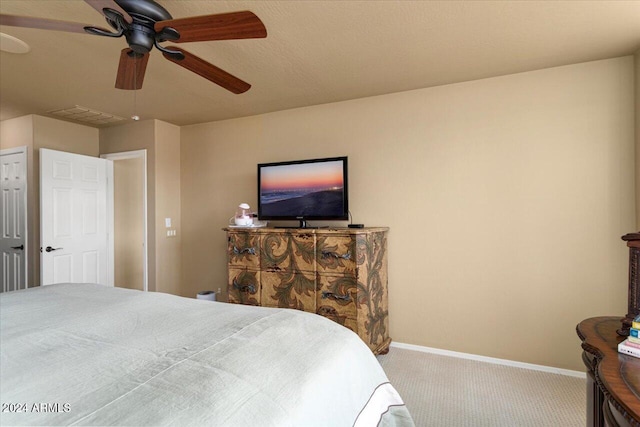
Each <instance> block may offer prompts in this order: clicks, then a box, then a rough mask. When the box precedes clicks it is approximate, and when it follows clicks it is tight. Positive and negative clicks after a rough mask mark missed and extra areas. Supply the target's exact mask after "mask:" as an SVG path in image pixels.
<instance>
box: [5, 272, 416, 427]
mask: <svg viewBox="0 0 640 427" xmlns="http://www.w3.org/2000/svg"><path fill="white" fill-rule="evenodd" d="M0 301H1V304H0V326H1V329H2V334H1V336H0V352H1V366H0V374H1V380H0V402H1V403H2V412H0V423H1V424H3V425H25V424H28V425H70V424H73V425H176V426H178V425H179V426H187V425H211V426H332V427H333V426H336V427H337V426H352V425H358V426H368V425H385V426H386V425H388V426H394V425H395V426H412V425H413V421H412V420H411V416H410V415H409V413H408V412H407V410H406V408H405V406H404V404H403V403H402V400H401V398H400V396H398V394H397V392H396V391H395V389H393V387H392V386H391V385H390V384H388V379H387V377H386V376H385V374H384V372H383V370H382V368H381V367H380V365H379V364H378V362H377V360H376V359H375V357H374V356H373V354H372V353H371V352H370V350H369V349H368V348H367V346H366V345H365V344H364V343H362V342H361V341H360V339H359V338H358V337H357V336H356V335H355V334H354V333H352V332H351V331H349V330H348V329H346V328H343V327H342V326H339V325H337V324H335V323H333V322H331V321H330V320H327V319H324V318H322V317H321V316H316V315H313V314H309V313H304V312H301V311H296V310H287V309H273V308H262V307H248V306H242V305H235V304H225V303H219V302H210V301H203V300H194V299H189V298H180V297H176V296H172V295H167V294H160V293H145V292H140V291H131V290H125V289H118V288H108V287H103V286H99V285H88V284H63V285H52V286H45V287H39V288H32V289H27V290H24V291H17V292H11V293H5V294H2V295H0Z"/></svg>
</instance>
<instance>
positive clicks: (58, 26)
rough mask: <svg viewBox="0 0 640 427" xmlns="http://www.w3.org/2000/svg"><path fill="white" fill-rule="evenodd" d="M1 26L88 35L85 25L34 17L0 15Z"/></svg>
mask: <svg viewBox="0 0 640 427" xmlns="http://www.w3.org/2000/svg"><path fill="white" fill-rule="evenodd" d="M0 25H6V26H9V27H24V28H37V29H41V30H54V31H67V32H70V33H82V34H86V32H85V31H84V27H86V25H85V24H79V23H77V22H68V21H57V20H54V19H46V18H34V17H32V16H17V15H0ZM104 31H108V30H104Z"/></svg>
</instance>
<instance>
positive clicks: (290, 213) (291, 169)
mask: <svg viewBox="0 0 640 427" xmlns="http://www.w3.org/2000/svg"><path fill="white" fill-rule="evenodd" d="M347 177H348V169H347V157H330V158H325V159H310V160H296V161H289V162H278V163H261V164H258V218H259V219H261V220H274V221H277V220H297V221H300V228H306V227H307V221H309V220H329V221H331V220H348V219H349V191H348V179H347Z"/></svg>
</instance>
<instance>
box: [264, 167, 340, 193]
mask: <svg viewBox="0 0 640 427" xmlns="http://www.w3.org/2000/svg"><path fill="white" fill-rule="evenodd" d="M342 179H343V178H342V162H339V161H336V162H327V163H306V164H299V165H281V166H274V167H270V168H266V169H264V170H263V171H262V181H261V183H262V188H261V190H262V191H296V190H298V191H299V190H307V191H313V190H326V189H336V188H341V187H342V185H343V182H342Z"/></svg>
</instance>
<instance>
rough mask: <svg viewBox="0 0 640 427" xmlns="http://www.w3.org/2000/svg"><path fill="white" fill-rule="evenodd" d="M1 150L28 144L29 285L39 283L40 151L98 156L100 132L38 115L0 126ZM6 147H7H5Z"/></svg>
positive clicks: (20, 118) (9, 121)
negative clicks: (48, 150)
mask: <svg viewBox="0 0 640 427" xmlns="http://www.w3.org/2000/svg"><path fill="white" fill-rule="evenodd" d="M0 130H1V131H0V135H1V136H0V140H1V141H2V148H9V147H12V146H21V145H26V146H27V147H28V148H27V156H28V161H27V168H28V171H27V175H28V177H27V179H28V192H29V193H28V196H27V198H28V202H27V212H28V213H27V215H28V219H27V221H28V229H27V233H28V235H29V250H28V257H29V258H28V264H29V279H28V282H29V286H37V285H39V284H40V251H39V250H40V151H39V150H40V149H41V148H49V149H52V150H58V151H66V152H69V153H75V154H84V155H87V156H94V157H95V156H97V155H98V152H99V151H98V149H99V145H98V129H95V128H92V127H88V126H83V125H79V124H75V123H70V122H65V121H62V120H56V119H51V118H49V117H43V116H38V115H29V116H24V117H18V118H15V119H10V120H5V121H3V122H1V125H0ZM5 145H6V146H5Z"/></svg>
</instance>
